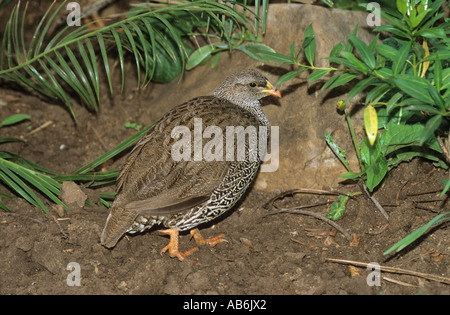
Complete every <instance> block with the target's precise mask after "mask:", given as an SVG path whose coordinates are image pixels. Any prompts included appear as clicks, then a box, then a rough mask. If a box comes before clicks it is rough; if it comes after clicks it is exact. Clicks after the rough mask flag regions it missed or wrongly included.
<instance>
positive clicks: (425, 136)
mask: <svg viewBox="0 0 450 315" xmlns="http://www.w3.org/2000/svg"><path fill="white" fill-rule="evenodd" d="M444 2H445V1H444V0H437V1H433V2H431V1H426V0H398V1H396V10H395V9H390V8H387V7H382V8H381V14H382V18H384V19H385V20H386V21H388V22H389V23H390V24H387V25H382V26H379V27H377V28H375V29H374V31H375V32H377V33H378V34H377V35H376V36H375V37H374V39H373V40H372V41H371V42H370V43H368V44H366V43H365V42H364V41H362V40H361V39H360V38H358V37H357V31H358V26H356V28H355V29H354V31H353V33H352V34H348V35H347V36H348V41H347V42H346V43H338V44H336V45H335V46H334V48H333V49H332V50H331V52H330V55H329V57H328V60H329V61H330V64H331V66H332V67H328V68H320V67H315V66H314V51H315V40H314V32H313V29H312V26H311V25H310V26H309V27H308V28H307V30H306V31H305V34H304V38H303V43H302V46H301V48H300V50H298V51H296V49H295V43H292V44H291V46H290V51H289V54H287V55H284V54H280V53H277V52H265V51H261V52H260V53H259V54H256V56H257V57H256V59H258V60H261V61H264V62H276V63H281V64H291V65H294V67H295V68H297V69H295V70H293V71H289V72H288V73H286V74H284V75H283V76H282V77H280V78H279V80H278V82H277V83H276V85H279V84H281V83H284V82H287V81H289V80H291V79H293V78H295V77H297V76H298V75H299V74H301V73H303V72H305V71H309V72H310V73H309V75H308V77H307V80H308V82H310V83H311V82H315V81H317V80H319V79H320V78H322V77H324V76H325V75H327V74H329V73H333V74H334V75H332V76H331V77H330V78H329V79H327V80H326V82H325V83H324V84H323V86H322V90H324V89H333V88H336V87H340V86H343V85H345V84H347V83H350V82H352V81H353V82H355V84H353V86H352V87H351V88H350V89H349V90H348V94H347V98H346V100H345V101H344V100H342V102H340V104H339V105H338V107H339V106H341V108H340V109H341V110H343V111H344V114H345V117H346V119H347V123H348V125H349V129H350V134H351V137H352V140H353V144H354V147H355V149H356V153H357V156H358V160H359V164H360V170H358V171H353V170H351V169H350V166H349V163H348V161H347V159H346V152H345V150H343V149H342V148H340V147H339V146H338V144H336V143H335V141H334V140H333V139H332V138H331V136H330V135H329V134H326V135H325V138H326V141H327V143H328V145H329V146H330V148H331V149H332V150H333V152H334V153H335V154H336V156H337V157H338V158H339V160H340V161H341V162H342V163H343V164H344V166H345V167H346V169H347V171H348V172H347V173H346V174H343V175H342V177H343V178H347V179H352V180H355V181H357V180H361V179H362V180H364V187H367V188H368V190H369V191H370V192H374V191H375V190H376V188H377V187H378V186H379V185H380V184H381V182H382V181H383V179H384V178H385V176H386V174H388V172H389V171H390V170H391V169H392V168H393V167H396V166H397V165H398V164H399V163H401V162H404V161H410V160H411V159H413V158H415V157H422V158H426V159H428V160H430V161H432V162H433V163H434V164H435V165H436V166H438V167H442V168H445V169H448V168H449V166H450V154H449V152H450V131H449V126H450V125H449V123H450V121H449V120H450V119H449V118H450V67H449V64H450V61H449V60H450V41H449V40H448V34H449V33H450V20H449V19H448V18H445V19H444V18H443V16H444V13H443V12H442V10H441V7H442V5H443V4H444ZM380 32H384V34H389V35H390V36H388V37H386V38H385V39H383V40H382V42H381V44H380V43H379V40H380V34H381V33H380ZM303 57H304V59H306V61H307V63H308V64H304V63H302V60H303ZM363 92H366V96H365V100H364V104H365V110H364V127H365V130H366V134H367V137H365V138H364V139H362V141H360V142H358V140H357V139H356V135H355V132H354V130H353V125H352V122H351V119H350V116H349V114H348V112H347V109H346V108H345V104H346V103H350V102H351V100H352V99H353V98H354V97H355V96H356V95H359V94H361V93H363ZM445 139H447V140H445ZM443 182H444V184H445V187H444V189H443V191H442V194H441V196H443V195H444V194H445V193H447V192H448V190H449V189H450V180H443ZM369 196H370V195H369ZM370 197H371V198H372V196H370ZM372 200H373V199H372ZM374 202H375V201H374ZM376 204H377V203H376ZM378 205H379V204H378ZM336 208H337V209H342V207H340V204H339V203H337V204H336ZM379 208H381V206H380V207H379ZM380 210H381V209H380ZM385 216H386V218H387V214H385ZM447 219H448V218H447ZM442 220H444V219H442ZM439 222H440V221H439ZM434 223H436V222H435V221H432V223H431V224H429V225H427V227H429V226H430V225H432V224H434ZM426 230H427V228H422V229H419V230H418V232H416V234H414V235H413V237H409V238H408V240H407V241H405V242H404V244H406V243H407V242H408V241H410V240H413V239H416V238H417V237H419V236H420V235H422V234H423V233H425V231H426ZM401 248H403V247H401Z"/></svg>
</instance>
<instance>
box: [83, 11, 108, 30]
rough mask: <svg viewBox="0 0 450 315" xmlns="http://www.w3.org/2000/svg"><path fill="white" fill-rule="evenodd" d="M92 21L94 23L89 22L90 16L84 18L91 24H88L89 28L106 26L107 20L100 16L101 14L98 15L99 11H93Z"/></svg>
mask: <svg viewBox="0 0 450 315" xmlns="http://www.w3.org/2000/svg"><path fill="white" fill-rule="evenodd" d="M92 21H93V22H94V23H92V24H89V23H90V22H91V21H90V20H89V18H84V22H85V23H86V24H89V25H88V26H87V28H96V27H104V26H105V21H104V20H103V19H102V18H101V17H100V15H98V13H93V14H92Z"/></svg>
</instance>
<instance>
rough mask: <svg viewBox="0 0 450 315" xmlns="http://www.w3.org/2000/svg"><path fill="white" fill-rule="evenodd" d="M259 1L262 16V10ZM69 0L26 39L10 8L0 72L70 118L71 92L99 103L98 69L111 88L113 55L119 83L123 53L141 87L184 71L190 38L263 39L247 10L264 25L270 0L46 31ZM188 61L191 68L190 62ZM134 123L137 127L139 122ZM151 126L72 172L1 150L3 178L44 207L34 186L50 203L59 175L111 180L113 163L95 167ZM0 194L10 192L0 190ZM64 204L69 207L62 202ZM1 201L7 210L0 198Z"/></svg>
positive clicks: (189, 5)
mask: <svg viewBox="0 0 450 315" xmlns="http://www.w3.org/2000/svg"><path fill="white" fill-rule="evenodd" d="M260 2H262V15H260V13H259V12H260V9H259V6H260ZM66 3H67V1H63V2H62V3H60V4H57V2H54V3H53V4H52V5H51V6H50V8H49V9H48V10H47V11H46V13H45V14H44V16H43V17H42V19H41V20H40V22H39V23H38V25H37V26H36V28H35V30H34V32H33V37H32V40H31V42H30V43H27V44H26V40H25V27H24V25H25V17H26V14H27V6H25V8H24V9H23V10H21V7H20V2H19V3H18V4H17V5H16V6H15V7H14V9H13V10H12V12H11V15H10V18H9V20H8V22H7V24H6V27H5V30H4V33H3V39H2V43H1V45H2V50H1V51H0V53H1V54H0V78H3V79H6V80H9V81H13V82H17V83H19V84H21V85H24V86H26V87H28V88H30V89H32V90H34V91H36V92H38V93H40V94H41V95H44V96H47V97H49V98H53V99H56V100H59V101H61V102H63V103H65V104H66V105H67V106H68V108H69V110H70V112H71V113H72V115H73V116H74V117H75V113H74V110H73V104H72V96H73V95H75V96H78V97H79V98H80V99H81V100H82V101H83V102H84V103H85V104H86V105H87V106H88V107H90V108H93V109H95V110H97V109H98V105H99V100H100V77H101V75H102V74H104V75H105V76H106V79H107V82H108V85H109V89H110V91H111V93H112V92H113V85H112V71H111V70H112V69H111V66H110V64H111V63H112V60H113V58H117V59H118V61H119V67H120V75H121V79H122V89H123V88H124V84H125V73H124V65H125V60H126V56H127V54H130V55H131V56H132V58H133V59H134V61H135V65H136V72H137V77H138V85H139V86H145V85H147V84H149V82H150V81H151V80H153V81H158V82H163V83H164V82H169V81H170V80H172V79H173V78H175V77H176V76H178V75H179V74H180V73H183V71H184V70H185V69H186V65H185V64H186V61H187V60H191V59H192V60H194V59H195V58H194V57H195V55H194V56H192V55H191V56H190V57H189V58H188V56H189V54H190V53H191V52H192V51H193V50H194V49H193V48H192V45H191V44H190V43H191V42H192V39H197V38H199V37H202V38H203V39H204V40H205V41H206V42H210V43H212V42H220V43H221V45H223V47H221V49H222V50H225V49H226V50H231V49H234V48H236V47H238V46H240V45H241V44H243V43H244V42H245V41H246V40H248V39H252V40H253V39H255V40H260V39H258V38H257V36H256V35H253V33H252V32H251V25H250V23H249V18H247V16H251V15H253V16H254V22H255V24H254V26H255V29H256V32H257V30H258V29H259V25H260V23H261V22H262V30H263V31H264V29H265V27H266V22H265V20H266V16H267V5H268V0H261V1H259V0H258V1H256V4H257V7H256V13H253V12H252V11H250V10H249V9H248V8H247V6H246V3H245V2H244V4H239V3H235V2H233V1H230V2H228V3H227V4H223V3H221V2H220V3H219V2H218V1H212V0H199V1H181V0H180V1H179V2H178V3H176V4H172V5H167V6H164V7H158V8H156V9H155V8H148V7H138V8H135V9H133V10H131V11H130V12H128V15H127V17H126V18H125V19H124V20H122V21H119V22H117V23H114V24H112V25H109V26H106V27H101V28H95V29H91V28H88V25H85V26H81V27H77V28H71V27H69V26H66V27H63V28H62V29H61V30H60V31H59V32H57V33H56V34H50V31H49V30H50V29H51V26H52V25H53V24H54V23H57V18H56V16H57V14H58V12H60V11H61V10H62V9H63V8H64V7H65V5H66ZM238 7H241V8H243V10H239V9H238ZM239 11H241V12H239ZM242 11H243V12H242ZM261 16H262V19H261ZM236 40H237V42H236ZM195 41H197V40H195ZM214 45H215V47H219V46H218V45H217V44H213V46H214ZM205 47H210V46H209V45H207V46H205ZM200 49H202V48H200ZM203 49H204V48H203ZM203 61H205V59H203ZM192 62H193V61H192ZM192 62H191V64H189V67H188V68H192V67H194V66H195V65H193V64H192ZM198 64H200V63H198ZM102 70H103V71H102ZM26 118H29V117H28V116H21V115H16V116H12V117H9V118H7V119H5V121H4V122H3V123H2V124H1V125H0V127H2V126H7V125H10V124H13V123H17V122H19V121H21V120H23V119H26ZM141 127H142V126H141ZM133 128H135V129H136V130H138V131H139V130H140V129H141V128H140V127H139V126H137V125H134V126H133ZM149 128H150V127H147V128H144V129H142V130H141V131H139V132H138V133H137V134H136V135H134V136H133V137H131V138H129V139H127V140H126V141H124V142H123V143H121V144H120V145H118V146H117V147H116V148H114V149H112V150H110V151H108V152H106V153H105V154H103V155H102V156H100V157H99V158H97V159H96V160H94V161H92V162H91V163H88V164H87V165H85V166H84V167H82V168H81V169H79V170H78V171H76V172H74V173H73V174H69V175H63V174H59V173H57V172H54V171H51V170H48V169H45V168H43V167H40V166H38V165H35V164H33V163H32V162H30V161H28V160H26V159H23V158H21V157H20V156H18V155H16V154H13V153H9V152H0V180H1V181H2V182H3V183H4V184H5V185H7V186H8V187H9V188H10V189H11V190H12V191H14V192H15V193H16V194H17V195H19V196H21V197H23V198H24V199H25V200H27V201H28V202H30V203H31V204H32V205H34V206H36V207H39V208H41V209H42V210H43V211H44V212H48V208H47V206H46V205H45V204H44V202H43V201H42V200H41V198H40V197H39V196H38V195H39V193H40V194H41V195H42V196H45V197H46V198H48V199H50V200H52V201H53V202H55V203H59V204H63V203H62V202H61V200H60V199H59V198H58V196H59V194H60V189H61V184H62V182H63V181H77V182H81V183H84V184H85V185H86V186H89V187H97V186H102V185H107V184H111V183H114V182H115V180H116V177H117V173H118V172H117V171H116V170H114V171H108V172H97V171H96V168H97V167H98V166H100V165H101V164H102V163H104V162H106V161H107V160H109V159H111V158H113V157H114V156H116V155H117V154H119V153H120V152H122V151H123V150H125V149H127V148H129V147H130V146H131V145H132V144H133V143H135V142H136V141H137V140H138V139H139V138H140V137H142V136H143V135H144V134H145V133H146V132H147V131H148V129H149ZM8 141H21V140H20V139H17V138H7V137H0V143H2V142H8ZM36 192H38V194H37V193H36ZM0 197H4V198H10V197H11V196H10V195H7V194H1V195H0ZM100 197H101V199H100V203H101V204H104V205H106V206H110V204H109V203H108V202H107V200H112V199H114V194H112V193H102V194H100ZM64 207H65V208H66V206H65V205H64ZM0 208H2V209H3V210H8V209H7V207H6V205H5V204H4V203H3V202H1V201H0Z"/></svg>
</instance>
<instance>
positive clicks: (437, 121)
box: [420, 115, 443, 144]
mask: <svg viewBox="0 0 450 315" xmlns="http://www.w3.org/2000/svg"><path fill="white" fill-rule="evenodd" d="M442 121H443V118H442V116H441V115H435V116H433V117H431V118H430V119H428V121H427V123H426V124H425V128H424V132H423V134H422V137H421V138H420V144H423V143H425V142H428V141H429V139H430V138H431V137H433V138H434V132H435V131H436V130H437V129H438V128H439V126H440V125H441V123H442Z"/></svg>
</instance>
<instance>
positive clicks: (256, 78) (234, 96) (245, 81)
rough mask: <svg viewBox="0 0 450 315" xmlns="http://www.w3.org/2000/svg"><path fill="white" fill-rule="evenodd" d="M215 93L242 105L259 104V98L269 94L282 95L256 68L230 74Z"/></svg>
mask: <svg viewBox="0 0 450 315" xmlns="http://www.w3.org/2000/svg"><path fill="white" fill-rule="evenodd" d="M213 95H215V96H217V97H219V98H222V99H225V100H227V101H229V102H231V103H233V104H236V105H239V106H242V107H249V106H259V105H260V104H259V100H260V99H262V98H263V97H266V96H269V95H273V96H276V97H281V93H280V91H278V90H277V89H276V88H274V87H273V86H272V84H271V83H270V82H269V81H268V80H267V78H266V77H265V76H263V75H262V74H261V73H259V72H258V71H256V70H242V71H238V72H236V73H234V74H232V75H230V76H229V77H228V78H226V79H225V81H223V83H222V84H221V85H220V86H219V88H218V89H217V90H216V91H215V92H214V93H213Z"/></svg>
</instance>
